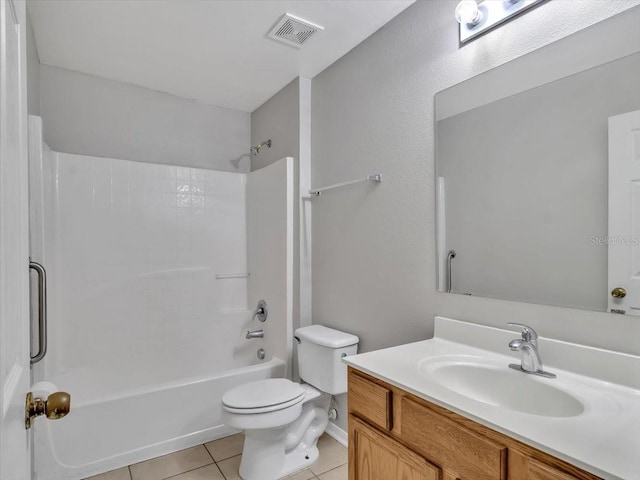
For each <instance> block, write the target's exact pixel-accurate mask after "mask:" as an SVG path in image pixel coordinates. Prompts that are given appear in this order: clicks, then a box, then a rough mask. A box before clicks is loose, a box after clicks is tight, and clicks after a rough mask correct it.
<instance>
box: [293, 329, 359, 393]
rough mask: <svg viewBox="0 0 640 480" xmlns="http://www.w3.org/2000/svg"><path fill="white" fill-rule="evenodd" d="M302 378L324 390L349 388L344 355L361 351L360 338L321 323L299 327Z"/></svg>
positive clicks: (339, 391)
mask: <svg viewBox="0 0 640 480" xmlns="http://www.w3.org/2000/svg"><path fill="white" fill-rule="evenodd" d="M296 339H297V340H298V341H299V343H298V370H299V372H300V378H301V379H302V380H304V381H305V382H307V383H309V384H311V385H313V386H314V387H316V388H317V389H319V390H322V391H323V392H327V393H330V394H332V395H337V394H340V393H346V391H347V366H346V365H345V364H344V363H342V358H343V357H346V356H348V355H355V354H356V353H357V352H358V341H359V339H358V337H356V336H355V335H351V334H350V333H344V332H341V331H339V330H334V329H333V328H328V327H323V326H322V325H311V326H310V327H302V328H298V329H297V330H296Z"/></svg>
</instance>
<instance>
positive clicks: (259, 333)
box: [244, 329, 264, 340]
mask: <svg viewBox="0 0 640 480" xmlns="http://www.w3.org/2000/svg"><path fill="white" fill-rule="evenodd" d="M244 338H246V339H247V340H251V339H252V338H264V330H262V329H260V330H254V331H251V330H247V335H246V336H245V337H244Z"/></svg>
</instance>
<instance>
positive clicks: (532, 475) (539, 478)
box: [527, 459, 576, 480]
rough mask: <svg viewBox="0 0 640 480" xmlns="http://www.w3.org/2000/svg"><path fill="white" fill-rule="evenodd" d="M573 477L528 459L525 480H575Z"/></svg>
mask: <svg viewBox="0 0 640 480" xmlns="http://www.w3.org/2000/svg"><path fill="white" fill-rule="evenodd" d="M575 478H576V477H574V476H572V475H569V474H567V473H564V472H561V471H560V470H557V469H555V468H553V467H551V466H549V465H545V464H544V463H541V462H538V461H537V460H534V459H531V460H529V471H528V472H527V480H575Z"/></svg>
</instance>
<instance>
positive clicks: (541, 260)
mask: <svg viewBox="0 0 640 480" xmlns="http://www.w3.org/2000/svg"><path fill="white" fill-rule="evenodd" d="M639 82H640V54H635V55H630V56H627V57H624V58H622V59H619V60H616V61H613V62H609V63H607V64H605V65H602V66H599V67H596V68H591V69H589V70H586V71H584V72H581V73H578V74H576V75H572V76H569V77H567V78H564V79H561V80H557V81H555V82H552V83H549V84H546V85H543V86H540V87H538V88H534V89H531V90H528V91H525V92H522V93H519V94H518V95H513V96H510V97H507V98H504V99H501V100H499V101H495V102H493V103H490V104H488V105H484V106H481V107H478V108H475V109H473V110H470V111H468V112H464V113H460V114H458V115H454V116H452V117H449V118H446V119H444V120H440V121H438V126H437V132H438V133H437V148H438V153H437V174H438V176H443V177H444V179H445V185H446V187H445V191H446V201H445V205H446V246H445V250H446V251H448V250H450V249H454V250H456V252H457V256H456V258H455V260H454V261H453V263H452V287H453V291H454V292H458V293H471V294H472V295H481V296H488V297H495V298H503V299H507V300H519V301H524V302H531V303H543V304H546V305H560V306H565V307H576V308H586V309H591V310H600V311H605V310H606V309H607V298H608V295H607V294H608V291H607V246H604V245H603V246H595V245H594V244H593V241H592V238H593V237H595V236H597V237H600V238H604V237H605V236H606V235H607V231H608V225H607V219H608V212H607V202H608V188H607V175H608V142H607V133H608V125H607V119H608V118H609V117H611V116H614V115H618V114H621V113H626V112H629V111H632V110H639V109H640V89H639V88H638V84H639ZM454 88H455V87H454ZM505 199H509V201H505Z"/></svg>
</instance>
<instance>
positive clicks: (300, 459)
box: [279, 446, 320, 478]
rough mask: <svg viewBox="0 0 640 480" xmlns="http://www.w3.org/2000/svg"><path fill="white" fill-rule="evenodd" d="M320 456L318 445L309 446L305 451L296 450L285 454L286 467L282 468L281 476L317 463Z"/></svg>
mask: <svg viewBox="0 0 640 480" xmlns="http://www.w3.org/2000/svg"><path fill="white" fill-rule="evenodd" d="M319 456H320V452H319V451H318V447H317V446H315V447H312V448H309V449H307V450H306V451H305V452H302V451H297V450H296V451H293V452H290V453H288V454H287V455H286V456H285V462H284V468H283V469H282V472H280V477H279V478H283V477H286V476H287V475H291V474H292V473H296V472H299V471H300V470H304V469H305V468H309V467H310V466H311V465H313V464H314V463H316V460H318V457H319Z"/></svg>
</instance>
